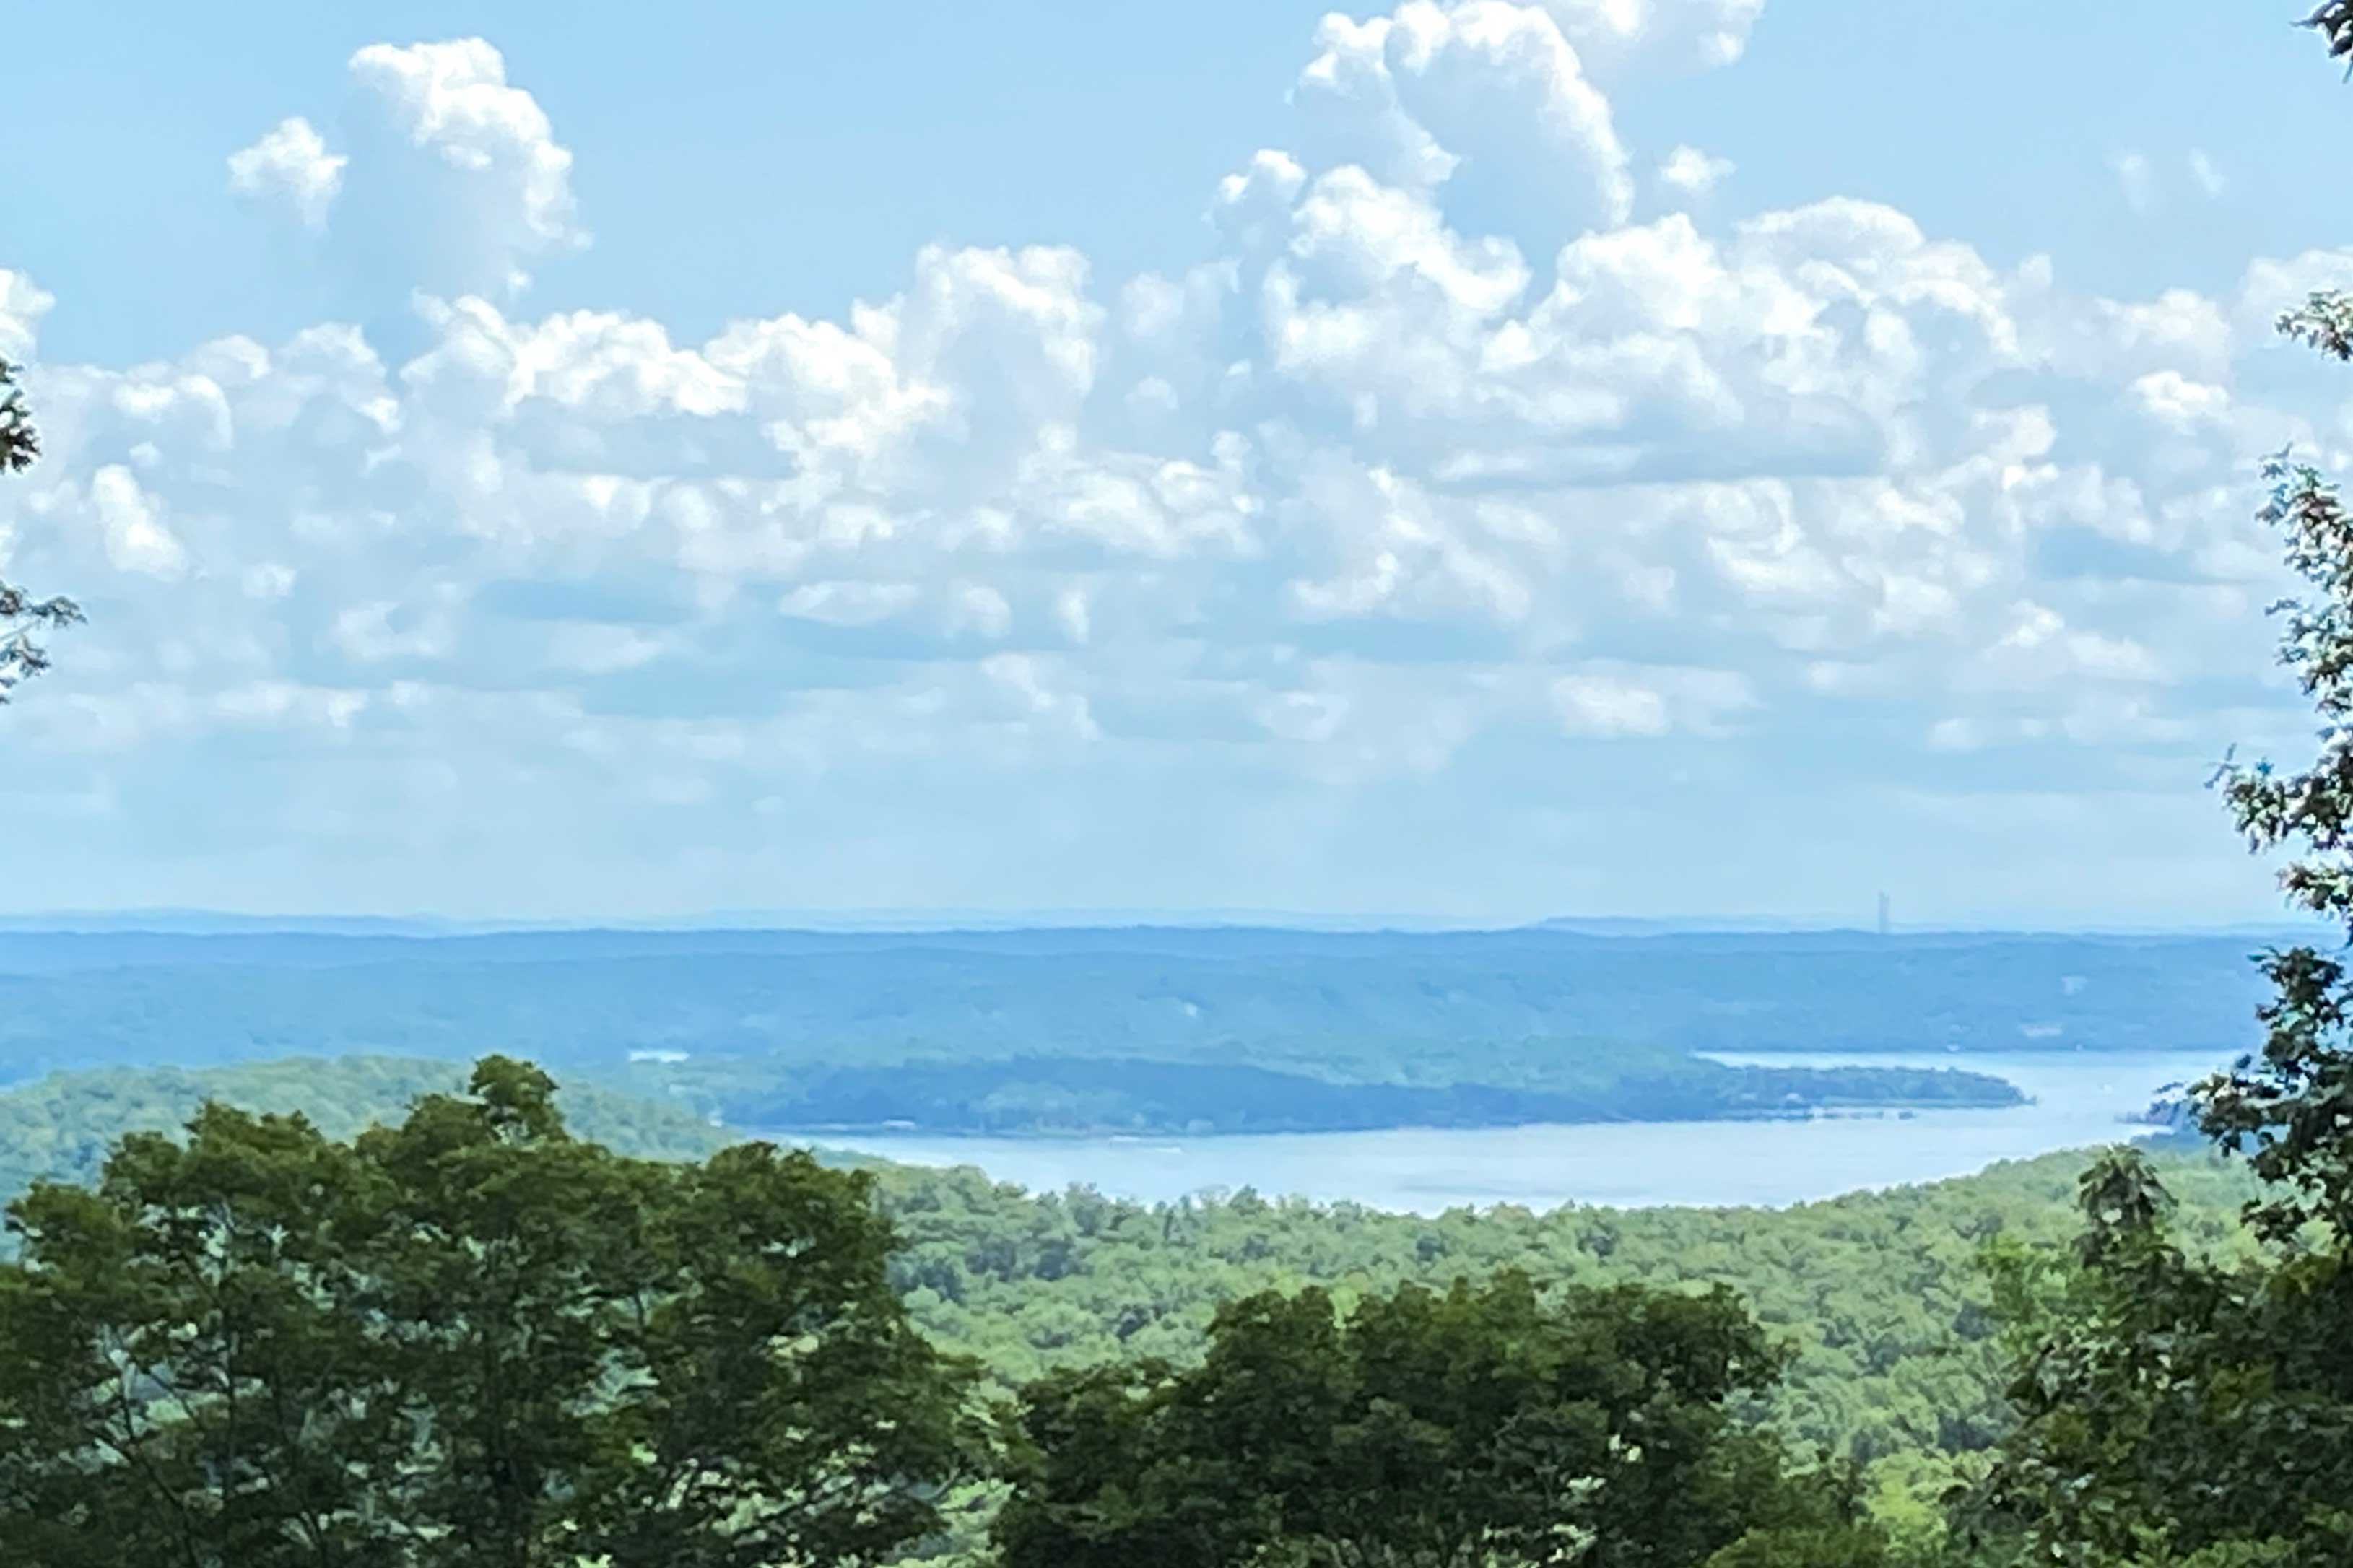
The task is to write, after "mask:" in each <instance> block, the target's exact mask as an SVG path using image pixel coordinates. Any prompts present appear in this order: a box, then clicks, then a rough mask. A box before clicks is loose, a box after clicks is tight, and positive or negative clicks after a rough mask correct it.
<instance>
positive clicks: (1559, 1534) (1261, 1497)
mask: <svg viewBox="0 0 2353 1568" xmlns="http://www.w3.org/2000/svg"><path fill="white" fill-rule="evenodd" d="M1780 1364H1781V1361H1780V1357H1779V1355H1778V1353H1777V1352H1775V1351H1774V1350H1773V1349H1772V1348H1771V1347H1770V1346H1769V1345H1768V1344H1767V1341H1766V1339H1765V1337H1764V1334H1763V1331H1761V1330H1760V1329H1759V1328H1758V1327H1757V1324H1756V1323H1755V1322H1754V1321H1751V1320H1750V1319H1749V1317H1748V1316H1747V1314H1746V1311H1745V1310H1742V1309H1741V1307H1740V1306H1739V1305H1738V1304H1737V1303H1736V1301H1735V1300H1733V1298H1732V1297H1731V1296H1730V1295H1729V1294H1728V1293H1725V1292H1722V1291H1719V1292H1717V1293H1715V1294H1714V1295H1709V1296H1701V1297H1694V1296H1686V1295H1680V1294H1674V1293H1671V1292H1662V1291H1652V1290H1646V1289H1634V1288H1625V1289H1608V1290H1601V1289H1582V1290H1572V1291H1569V1292H1567V1294H1565V1295H1564V1296H1563V1297H1562V1298H1561V1300H1559V1301H1558V1302H1556V1303H1547V1302H1546V1300H1544V1299H1543V1298H1542V1297H1541V1296H1540V1295H1539V1294H1538V1292H1537V1291H1536V1289H1535V1287H1534V1286H1533V1285H1532V1284H1531V1283H1530V1282H1529V1281H1528V1280H1527V1279H1525V1277H1523V1276H1517V1275H1507V1276H1504V1277H1503V1278H1501V1279H1496V1280H1494V1281H1493V1282H1492V1283H1490V1284H1488V1285H1486V1286H1484V1287H1482V1288H1478V1289H1473V1288H1472V1287H1470V1286H1468V1285H1464V1284H1458V1285H1456V1286H1455V1287H1454V1289H1452V1290H1451V1291H1450V1292H1448V1293H1446V1294H1444V1295H1439V1294H1434V1293H1432V1292H1430V1291H1427V1290H1422V1289H1416V1288H1413V1287H1408V1288H1406V1289H1401V1290H1399V1291H1398V1292H1397V1293H1396V1294H1394V1295H1390V1296H1385V1297H1376V1298H1373V1299H1370V1300H1366V1301H1364V1302H1362V1303H1361V1304H1360V1305H1358V1306H1357V1307H1356V1310H1354V1311H1352V1312H1350V1313H1348V1314H1346V1315H1345V1317H1342V1316H1340V1315H1338V1314H1337V1313H1335V1309H1334V1304H1333V1302H1332V1300H1331V1299H1330V1298H1329V1297H1328V1296H1326V1295H1324V1293H1323V1292H1321V1291H1317V1290H1308V1291H1304V1292H1302V1293H1300V1294H1298V1295H1296V1296H1290V1297H1285V1296H1282V1295H1279V1294H1268V1295H1261V1296H1255V1297H1251V1298H1250V1299H1249V1300H1242V1301H1239V1302H1236V1303H1234V1304H1232V1305H1231V1306H1229V1307H1228V1308H1226V1309H1225V1310H1223V1311H1221V1312H1220V1313H1219V1316H1218V1319H1217V1321H1216V1323H1215V1325H1214V1327H1213V1328H1212V1330H1211V1341H1210V1347H1209V1351H1208V1356H1207V1359H1206V1360H1205V1361H1204V1362H1203V1363H1202V1364H1201V1365H1200V1366H1198V1367H1197V1368H1193V1369H1190V1370H1187V1371H1181V1372H1180V1371H1176V1370H1174V1369H1172V1368H1170V1367H1168V1366H1166V1365H1164V1364H1157V1363H1145V1364H1141V1365H1138V1364H1133V1363H1130V1364H1124V1365H1114V1366H1110V1367H1104V1368H1100V1369H1095V1370H1091V1371H1086V1372H1081V1373H1070V1374H1066V1375H1062V1376H1059V1377H1054V1378H1050V1379H1047V1380H1045V1381H1044V1382H1042V1383H1040V1384H1037V1385H1035V1386H1033V1387H1031V1388H1030V1389H1029V1391H1028V1392H1027V1394H1026V1395H1025V1400H1024V1408H1023V1416H1022V1453H1021V1458H1020V1459H1019V1461H1018V1463H1017V1465H1016V1467H1015V1470H1014V1477H1015V1481H1014V1491H1013V1495H1012V1497H1011V1499H1010V1500H1008V1503H1007V1504H1006V1507H1005V1509H1004V1510H1003V1512H1002V1513H1001V1514H1000V1515H999V1517H998V1521H997V1543H998V1546H999V1549H1000V1550H1001V1552H1002V1553H1003V1559H1004V1563H1005V1564H1006V1568H1098V1565H1100V1568H1114V1565H1116V1568H1234V1565H1238V1564H1260V1565H1264V1568H1276V1565H1297V1568H1354V1565H1366V1568H1370V1565H1374V1564H1379V1565H1384V1568H1389V1565H1394V1568H1474V1565H1475V1568H1484V1565H1487V1564H1521V1563H1525V1564H1540V1563H1578V1564H1583V1565H1587V1568H1632V1565H1637V1564H1639V1565H1642V1568H1700V1565H1701V1564H1704V1563H1715V1564H1717V1565H1719V1568H1799V1565H1800V1564H1814V1563H1819V1564H1821V1565H1822V1568H1874V1565H1876V1564H1877V1563H1879V1562H1880V1561H1881V1560H1882V1553H1881V1550H1880V1546H1879V1542H1878V1540H1877V1537H1876V1536H1875V1535H1874V1534H1873V1532H1872V1531H1869V1530H1868V1529H1866V1528H1864V1527H1862V1525H1861V1524H1860V1523H1859V1522H1858V1521H1857V1512H1856V1508H1855V1504H1854V1499H1853V1489H1852V1485H1851V1484H1850V1483H1849V1482H1848V1480H1847V1479H1845V1478H1843V1477H1841V1476H1838V1475H1834V1474H1830V1473H1816V1474H1811V1475H1807V1476H1802V1477H1799V1476H1794V1475H1792V1474H1791V1473H1790V1471H1789V1470H1788V1467H1787V1465H1786V1462H1785V1458H1784V1455H1783V1453H1782V1451H1781V1449H1780V1447H1779V1445H1778V1443H1776V1442H1775V1441H1774V1440H1773V1439H1771V1438H1770V1437H1768V1436H1765V1435H1764V1434H1762V1433H1760V1432H1757V1431H1755V1430H1753V1429H1749V1428H1747V1427H1745V1426H1742V1425H1741V1424H1739V1423H1738V1422H1737V1421H1736V1418H1735V1416H1734V1415H1733V1414H1732V1411H1731V1408H1730V1407H1731V1405H1732V1404H1733V1403H1734V1402H1735V1401H1736V1400H1737V1399H1739V1398H1741V1397H1742V1396H1744V1395H1746V1394H1755V1393H1757V1392H1758V1391H1761V1390H1762V1389H1764V1388H1765V1387H1767V1385H1769V1384H1770V1383H1771V1382H1772V1381H1773V1379H1774V1378H1775V1376H1776V1375H1777V1374H1778V1371H1779V1369H1780Z"/></svg>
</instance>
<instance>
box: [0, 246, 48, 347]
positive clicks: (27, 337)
mask: <svg viewBox="0 0 2353 1568" xmlns="http://www.w3.org/2000/svg"><path fill="white" fill-rule="evenodd" d="M56 303H57V299H56V296H54V295H51V294H48V293H45V292H44V291H42V290H41V289H38V288H37V287H35V286H34V283H33V280H32V279H30V278H27V277H26V276H25V275H24V274H23V273H21V272H11V271H9V270H8V269H7V268H5V267H0V359H5V360H23V359H28V358H30V357H31V356H32V353H33V342H34V334H35V331H36V330H37V328H38V327H39V326H40V323H41V318H42V317H43V316H45V315H47V313H48V310H49V307H50V306H52V305H54V304H56Z"/></svg>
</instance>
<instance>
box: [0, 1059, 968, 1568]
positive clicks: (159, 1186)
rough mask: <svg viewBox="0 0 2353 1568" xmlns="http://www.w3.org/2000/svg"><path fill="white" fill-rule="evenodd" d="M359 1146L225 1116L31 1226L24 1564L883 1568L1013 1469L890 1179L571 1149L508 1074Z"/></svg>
mask: <svg viewBox="0 0 2353 1568" xmlns="http://www.w3.org/2000/svg"><path fill="white" fill-rule="evenodd" d="M469 1088H470V1091H469V1093H467V1094H466V1095H464V1096H453V1095H433V1096H428V1097H427V1098H425V1099H423V1100H419V1101H418V1102H417V1105H416V1106H415V1108H414V1109H413V1110H412V1111H411V1112H410V1114H409V1115H408V1117H407V1118H406V1120H405V1121H401V1122H400V1123H399V1124H398V1125H396V1126H378V1127H375V1128H373V1129H371V1130H370V1131H366V1132H364V1133H362V1134H361V1135H360V1136H359V1137H358V1138H357V1139H356V1140H353V1142H334V1141H332V1140H331V1139H329V1138H327V1137H326V1136H325V1135H324V1134H323V1133H322V1132H321V1131H319V1130H318V1129H317V1128H316V1127H314V1126H312V1125H311V1123H310V1122H309V1121H306V1120H304V1119H303V1118H301V1117H300V1116H292V1117H288V1116H277V1115H261V1116H256V1115H254V1114H251V1113H249V1112H247V1111H243V1110H232V1109H229V1108H227V1107H224V1106H220V1105H210V1106H207V1107H206V1108H205V1109H204V1110H201V1111H199V1112H198V1114H197V1115H196V1116H195V1119H194V1121H192V1122H191V1123H190V1124H189V1126H188V1128H187V1129H186V1135H185V1139H184V1140H174V1139H173V1138H170V1137H166V1136H164V1135H163V1134H160V1133H137V1134H133V1135H132V1136H130V1137H127V1138H125V1139H123V1140H122V1141H121V1143H120V1144H119V1145H118V1146H117V1147H116V1149H115V1150H114V1152H112V1153H111V1156H110V1157H109V1159H108V1160H107V1162H106V1164H105V1169H104V1172H103V1174H102V1175H101V1177H100V1180H99V1182H98V1184H97V1186H96V1188H95V1190H90V1189H86V1188H80V1187H72V1186H64V1185H41V1186H37V1187H36V1188H35V1189H34V1190H33V1191H32V1192H31V1193H29V1194H26V1196H25V1197H24V1198H23V1199H21V1200H20V1201H19V1202H18V1203H17V1204H16V1205H15V1206H14V1207H13V1208H12V1209H11V1211H10V1214H11V1219H12V1223H13V1225H14V1226H15V1227H16V1229H17V1230H18V1231H19V1233H20V1234H21V1236H22V1239H23V1257H22V1259H21V1261H19V1262H17V1263H16V1264H13V1265H9V1266H7V1267H5V1268H0V1342H5V1344H6V1345H7V1346H8V1347H9V1352H10V1353H9V1354H8V1356H7V1357H6V1358H5V1359H0V1539H5V1541H7V1542H9V1543H10V1548H11V1550H12V1551H15V1550H24V1551H26V1552H30V1553H31V1556H30V1557H29V1558H28V1559H27V1560H29V1561H33V1562H37V1563H43V1564H44V1565H51V1564H54V1565H55V1568H79V1564H82V1563H90V1564H96V1563H110V1564H121V1565H124V1568H148V1565H150V1564H153V1565H155V1568H165V1565H183V1568H275V1565H277V1564H280V1563H284V1564H289V1565H291V1564H298V1563H299V1564H306V1565H307V1564H349V1565H353V1568H373V1565H377V1564H381V1565H384V1568H444V1565H447V1568H460V1565H463V1568H491V1565H495V1568H539V1565H542V1564H545V1565H548V1568H557V1565H562V1568H571V1565H573V1564H575V1563H579V1562H582V1561H595V1560H596V1559H598V1558H599V1557H600V1556H606V1555H609V1556H610V1557H611V1558H612V1560H613V1561H616V1562H623V1563H649V1564H650V1563H662V1564H666V1565H667V1564H677V1565H679V1568H765V1565H767V1564H772V1563H792V1562H812V1563H840V1564H854V1563H879V1562H882V1561H886V1560H888V1559H889V1558H890V1557H891V1556H892V1555H893V1554H894V1553H895V1552H898V1551H900V1550H902V1549H903V1548H905V1547H907V1546H909V1545H912V1544H913V1543H914V1542H919V1541H921V1540H923V1538H925V1537H927V1536H930V1535H932V1534H934V1533H935V1532H936V1531H938V1529H939V1528H940V1524H941V1516H940V1513H939V1504H940V1501H941V1500H942V1498H943V1497H944V1495H945V1492H946V1490H947V1489H948V1488H950V1487H952V1486H953V1485H955V1483H957V1482H958V1481H959V1480H961V1479H965V1478H966V1477H967V1476H969V1475H971V1474H973V1473H975V1471H976V1468H977V1466H978V1463H979V1461H980V1460H981V1458H983V1455H984V1453H985V1436H984V1434H983V1432H982V1430H981V1429H980V1427H979V1426H978V1425H977V1424H976V1420H975V1419H974V1417H973V1415H972V1411H971V1407H970V1405H969V1401H968V1398H967V1394H966V1390H967V1387H968V1384H969V1381H970V1374H969V1373H967V1372H966V1371H965V1369H963V1368H962V1367H961V1366H959V1365H958V1364H957V1363H954V1362H951V1361H946V1360H943V1359H942V1358H941V1357H940V1356H938V1355H937V1354H936V1353H935V1352H934V1351H932V1349H931V1348H930V1347H929V1345H928V1344H927V1343H926V1342H924V1341H923V1339H922V1338H921V1337H920V1336H919V1335H918V1334H917V1333H916V1332H915V1331H913V1329H912V1327H911V1326H910V1325H909V1324H908V1322H907V1321H906V1318H905V1314H904V1311H903V1309H902V1304H901V1302H900V1300H899V1298H898V1295H897V1293H896V1292H895V1291H894V1290H893V1289H892V1288H891V1286H890V1283H889V1279H888V1276H887V1272H886V1269H885V1262H886V1259H887V1258H888V1255H889V1251H890V1248H891V1245H892V1237H891V1232H890V1230H889V1227H888V1226H887V1225H886V1224H885V1223H884V1222H883V1221H882V1220H881V1218H880V1217H879V1216H878V1215H876V1214H875V1212H874V1210H873V1205H872V1204H871V1197H870V1194H869V1191H868V1185H867V1178H865V1177H863V1176H860V1175H857V1174H852V1173H841V1172H835V1171H828V1170H826V1169H824V1168H822V1167H820V1166H818V1164H817V1163H815V1162H813V1161H812V1160H810V1159H809V1158H808V1157H807V1155H804V1154H797V1153H792V1154H786V1153H780V1152H776V1150H774V1149H772V1148H769V1147H767V1146H765V1145H758V1144H753V1145H744V1146H741V1147H738V1148H735V1149H731V1150H728V1151H725V1152H722V1153H721V1154H719V1155H717V1156H714V1157H713V1158H712V1159H711V1160H709V1161H707V1162H705V1163H700V1164H683V1163H659V1162H652V1161H643V1160H635V1159H629V1158H626V1157H623V1156H620V1155H617V1154H614V1153H613V1152H610V1151H609V1150H607V1149H605V1148H603V1147H602V1146H600V1145H597V1144H595V1143H591V1142H584V1141H580V1140H575V1139H574V1138H573V1137H571V1136H570V1135H569V1134H568V1133H567V1132H566V1131H565V1127H564V1124H563V1119H562V1117H561V1115H560V1114H559V1113H558V1112H557V1110H556V1109H555V1104H554V1096H553V1085H552V1084H551V1083H550V1082H549V1081H548V1079H546V1078H545V1077H544V1076H543V1074H541V1073H540V1072H539V1071H538V1070H537V1069H536V1068H530V1067H527V1066H524V1065H522V1064H520V1063H516V1062H512V1061H509V1060H506V1059H504V1058H487V1059H485V1060H484V1061H483V1062H482V1063H481V1064H480V1066H479V1067H478V1068H477V1069H476V1071H475V1073H474V1076H473V1079H472V1080H471V1083H470V1086H469Z"/></svg>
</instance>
